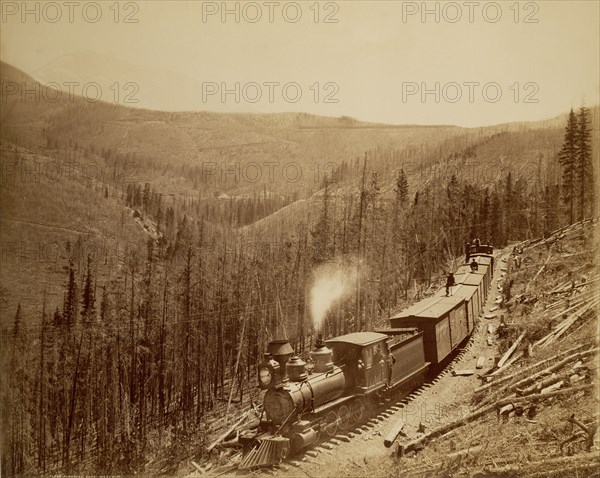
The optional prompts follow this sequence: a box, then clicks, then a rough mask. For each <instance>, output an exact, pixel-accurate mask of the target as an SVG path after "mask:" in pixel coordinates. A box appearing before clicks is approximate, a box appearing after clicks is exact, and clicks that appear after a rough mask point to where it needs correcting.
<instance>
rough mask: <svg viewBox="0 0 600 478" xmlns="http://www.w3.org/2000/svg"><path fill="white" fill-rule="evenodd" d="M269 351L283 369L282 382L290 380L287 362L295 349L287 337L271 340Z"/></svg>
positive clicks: (280, 368)
mask: <svg viewBox="0 0 600 478" xmlns="http://www.w3.org/2000/svg"><path fill="white" fill-rule="evenodd" d="M267 352H268V353H270V354H271V356H272V357H273V360H275V361H276V362H277V363H278V364H279V370H281V374H282V376H281V379H282V382H287V381H288V376H287V371H286V363H287V361H288V359H289V358H290V357H291V356H292V354H293V353H294V349H293V348H292V346H291V345H290V343H289V341H288V340H287V339H280V340H271V342H269V345H268V346H267Z"/></svg>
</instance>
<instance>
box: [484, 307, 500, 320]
mask: <svg viewBox="0 0 600 478" xmlns="http://www.w3.org/2000/svg"><path fill="white" fill-rule="evenodd" d="M496 308H498V307H496ZM484 317H485V318H486V319H488V320H491V319H493V318H495V317H496V314H485V315H484Z"/></svg>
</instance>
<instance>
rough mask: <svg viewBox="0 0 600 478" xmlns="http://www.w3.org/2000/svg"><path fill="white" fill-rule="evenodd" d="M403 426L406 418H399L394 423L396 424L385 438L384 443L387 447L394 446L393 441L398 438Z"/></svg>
mask: <svg viewBox="0 0 600 478" xmlns="http://www.w3.org/2000/svg"><path fill="white" fill-rule="evenodd" d="M402 428H404V420H398V421H397V422H396V423H395V424H394V426H393V427H392V428H391V430H390V431H389V432H388V434H387V435H386V436H385V439H384V440H383V444H384V445H385V447H386V448H389V447H391V446H392V443H394V441H395V440H396V438H397V437H398V435H399V434H400V432H401V431H402Z"/></svg>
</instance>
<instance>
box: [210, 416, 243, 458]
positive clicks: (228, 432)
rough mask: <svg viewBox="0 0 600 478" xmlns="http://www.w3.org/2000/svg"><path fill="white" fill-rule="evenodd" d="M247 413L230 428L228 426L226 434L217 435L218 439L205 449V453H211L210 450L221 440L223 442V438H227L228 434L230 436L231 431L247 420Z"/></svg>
mask: <svg viewBox="0 0 600 478" xmlns="http://www.w3.org/2000/svg"><path fill="white" fill-rule="evenodd" d="M248 413H249V412H246V413H244V414H243V415H242V416H241V417H240V418H239V419H238V420H237V421H236V422H235V423H234V424H233V425H231V426H230V427H229V428H228V429H227V431H226V432H224V433H223V434H221V435H219V437H218V438H217V439H216V440H215V441H214V442H212V443H211V444H210V445H209V447H208V448H207V449H206V451H209V452H210V451H211V450H212V449H213V448H214V447H216V446H217V445H218V444H219V443H221V442H222V441H223V440H225V438H227V436H229V434H230V433H231V432H233V431H234V430H235V429H236V427H238V426H239V425H241V424H242V422H243V421H244V420H246V418H248Z"/></svg>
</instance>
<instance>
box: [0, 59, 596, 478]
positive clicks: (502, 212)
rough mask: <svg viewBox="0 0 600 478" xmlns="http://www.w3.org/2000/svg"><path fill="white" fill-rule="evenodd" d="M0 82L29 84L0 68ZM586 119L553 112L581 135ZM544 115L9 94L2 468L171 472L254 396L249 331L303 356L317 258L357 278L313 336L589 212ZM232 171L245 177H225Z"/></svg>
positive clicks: (351, 323) (368, 318)
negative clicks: (440, 119) (345, 114)
mask: <svg viewBox="0 0 600 478" xmlns="http://www.w3.org/2000/svg"><path fill="white" fill-rule="evenodd" d="M19 75H21V76H19ZM2 81H3V82H7V81H27V82H31V81H32V80H31V79H27V78H26V77H25V76H23V74H22V73H20V72H18V71H16V70H14V69H12V68H10V67H8V66H7V65H4V64H3V65H2ZM4 106H6V107H4ZM586 111H587V110H586ZM597 112H598V109H597V108H596V109H593V110H592V111H591V112H585V113H580V116H579V118H580V119H579V120H577V118H576V120H575V121H576V122H577V121H583V123H585V124H588V125H589V128H590V132H592V131H593V132H595V134H594V135H591V134H590V136H589V138H592V137H595V138H597V136H598V135H597V132H598V126H599V125H598V121H597ZM581 118H583V119H581ZM32 124H33V125H34V126H32ZM566 125H567V121H566V116H565V118H562V117H561V118H559V119H555V120H551V121H548V122H546V123H534V124H530V125H527V124H518V125H501V126H498V127H490V128H478V129H474V130H468V129H463V128H457V127H452V126H440V127H419V126H407V127H400V126H386V125H373V124H366V123H361V122H359V121H356V120H353V119H349V118H323V117H315V116H312V115H304V114H281V115H227V114H213V113H160V112H153V111H143V110H130V109H127V108H124V107H121V106H113V105H107V104H102V103H95V104H94V103H89V102H88V101H85V100H83V99H81V98H79V99H75V100H74V101H66V100H65V101H62V102H57V103H48V102H44V101H37V102H36V101H33V102H27V101H25V102H22V101H20V98H19V97H16V98H14V97H11V98H9V101H8V103H7V105H3V113H2V128H1V140H2V147H1V150H0V155H1V160H2V167H3V175H2V184H1V186H0V198H1V201H2V209H3V217H2V232H1V233H0V234H1V235H0V238H1V241H2V244H3V257H2V265H3V267H2V284H3V285H2V304H1V305H2V313H3V321H2V327H3V335H2V341H3V344H2V345H3V346H2V351H3V352H2V353H3V357H2V358H3V366H4V367H5V368H4V369H5V370H9V371H10V374H9V375H10V376H9V380H8V384H7V386H5V387H3V390H2V400H3V410H4V411H6V410H13V413H10V414H8V413H6V412H4V414H3V417H2V429H3V430H4V431H3V433H4V437H3V439H4V440H5V442H7V443H8V444H9V445H8V446H5V447H4V448H3V453H4V454H3V457H2V460H3V461H2V463H3V467H4V469H7V470H10V472H11V473H25V474H28V473H39V472H41V471H45V472H59V471H60V472H64V473H86V472H91V473H100V472H102V473H104V474H106V473H127V474H133V473H136V472H145V473H158V472H165V471H171V470H172V469H171V468H170V467H172V466H173V465H174V463H176V459H177V458H179V457H180V455H181V452H182V449H185V447H189V446H200V445H202V444H203V443H204V440H206V438H207V437H208V436H210V435H211V434H213V433H215V430H217V429H218V427H219V426H220V425H222V423H219V422H215V420H217V419H223V417H224V416H225V415H226V414H227V413H228V412H229V411H230V410H231V409H232V408H231V407H235V406H245V405H247V404H248V402H249V400H250V399H253V398H254V399H256V393H257V392H256V389H255V387H253V380H254V371H255V366H256V364H257V363H258V361H259V360H260V359H261V356H262V353H263V351H264V350H265V344H266V342H267V341H268V340H270V339H271V338H273V337H274V336H275V335H278V334H286V335H287V336H288V338H289V339H290V340H291V341H292V343H294V344H295V345H296V346H297V349H298V350H300V351H301V350H303V348H304V344H305V339H306V338H307V337H310V336H312V334H313V332H314V327H313V319H314V318H313V317H311V315H310V311H309V310H310V308H309V304H308V291H309V289H310V286H311V284H312V281H313V277H314V276H313V273H314V271H315V270H316V269H317V268H318V267H321V266H322V265H323V264H327V263H330V264H332V266H333V267H337V266H344V267H346V268H350V269H352V270H355V271H356V275H357V280H356V284H355V289H354V290H353V291H352V293H351V294H349V295H348V296H347V297H346V299H345V300H344V301H343V302H340V303H338V304H337V305H336V306H335V307H334V308H333V309H332V310H331V311H330V313H329V314H328V316H327V318H326V321H325V323H324V325H323V328H322V332H324V333H325V335H333V334H337V333H345V332H351V331H357V330H365V329H367V328H369V327H371V326H372V325H375V324H377V323H378V322H380V321H382V320H383V319H385V318H386V317H387V316H388V315H389V314H390V313H391V312H392V311H393V310H395V309H396V308H398V307H401V306H403V305H406V304H407V303H408V302H410V301H413V300H414V299H415V298H416V297H420V296H422V295H423V294H425V293H426V291H427V289H428V288H429V286H430V285H431V284H432V283H433V282H434V281H435V280H436V278H437V277H438V275H439V274H440V273H441V272H444V271H447V270H448V269H450V268H452V267H453V264H452V262H453V261H454V260H455V259H456V258H457V257H459V256H461V255H462V251H463V248H464V243H465V241H466V240H470V239H472V238H474V237H479V238H480V239H481V241H482V242H484V243H491V244H493V245H494V246H496V247H502V246H505V245H506V244H508V243H509V242H511V241H516V240H524V239H529V238H534V237H538V236H542V235H545V234H548V233H549V232H550V231H552V230H554V229H556V228H558V227H560V226H562V225H564V224H566V223H568V222H569V221H571V222H572V221H574V220H577V219H580V218H582V217H589V216H593V215H595V214H596V210H595V209H594V204H595V202H594V196H593V191H594V187H586V188H585V190H584V191H583V192H581V189H580V188H579V189H576V185H579V184H580V182H578V179H577V178H578V176H577V174H579V173H576V172H573V173H572V174H571V173H569V174H571V175H570V176H568V179H569V178H570V179H569V180H568V181H567V182H566V183H565V169H566V170H569V171H571V170H572V171H579V170H578V169H577V167H576V165H577V164H579V163H577V161H576V157H578V156H577V154H576V153H575V149H576V144H579V143H577V141H579V140H577V139H576V138H575V137H573V139H572V143H573V144H572V145H571V146H570V147H571V149H572V151H571V150H569V149H568V147H567V149H565V142H566V143H567V144H569V141H571V140H570V139H569V138H570V137H571V136H573V135H575V132H574V131H571V132H570V133H569V134H570V135H571V136H569V135H567V138H566V139H565V126H566ZM573 128H574V129H576V127H575V126H573ZM578 131H579V130H578ZM578 134H579V133H578ZM575 136H576V135H575ZM589 138H588V143H589V145H590V151H594V152H596V153H595V154H597V151H598V149H597V144H596V143H593V142H589ZM580 142H581V141H580ZM569 151H571V152H569ZM571 153H572V154H571ZM559 158H560V161H559ZM586 158H587V159H586V161H587V160H590V161H588V162H589V170H587V169H586V172H585V174H584V177H585V178H586V180H588V179H589V178H591V181H592V183H591V184H592V186H594V185H595V183H594V179H593V178H594V176H593V175H592V171H593V169H591V168H592V166H593V167H594V168H595V167H596V166H594V164H595V163H592V162H591V156H590V157H587V156H586ZM584 159H585V158H584ZM273 162H274V163H276V164H277V165H279V167H280V168H281V167H283V165H286V164H288V163H289V164H291V163H294V164H295V165H296V166H297V168H299V169H298V170H300V171H302V173H303V177H302V180H298V181H292V180H290V177H286V176H284V175H281V174H279V173H277V174H275V177H274V179H272V180H271V178H270V176H269V175H268V174H267V169H266V165H267V164H269V163H273ZM250 163H256V164H258V165H259V167H261V168H263V169H261V170H262V171H263V175H262V176H261V179H260V181H250V180H248V177H242V173H241V171H242V169H243V168H244V167H246V168H248V167H249V166H248V165H249V164H250ZM236 167H237V168H238V169H237V171H238V172H237V176H236V169H235V168H236ZM214 168H216V169H214ZM231 168H233V172H234V174H227V172H231V171H232V169H231ZM569 168H570V169H569ZM223 171H224V172H225V173H223ZM275 171H276V172H277V169H275ZM596 173H597V171H596ZM595 177H597V174H596V176H595ZM569 181H570V182H569ZM575 191H576V192H577V194H575ZM561 198H563V199H566V200H563V199H561ZM571 198H573V199H572V201H571ZM571 202H573V204H574V205H575V206H576V207H575V208H574V211H575V212H574V214H573V215H572V216H571V215H570V214H569V212H570V205H571ZM40 250H41V251H42V252H39V251H40ZM36 251H37V252H36ZM231 404H233V405H231ZM165 450H167V451H168V452H166V453H165V452H164V451H165ZM92 451H93V453H92ZM159 456H160V457H161V458H158V457H159ZM92 457H93V458H92Z"/></svg>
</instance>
